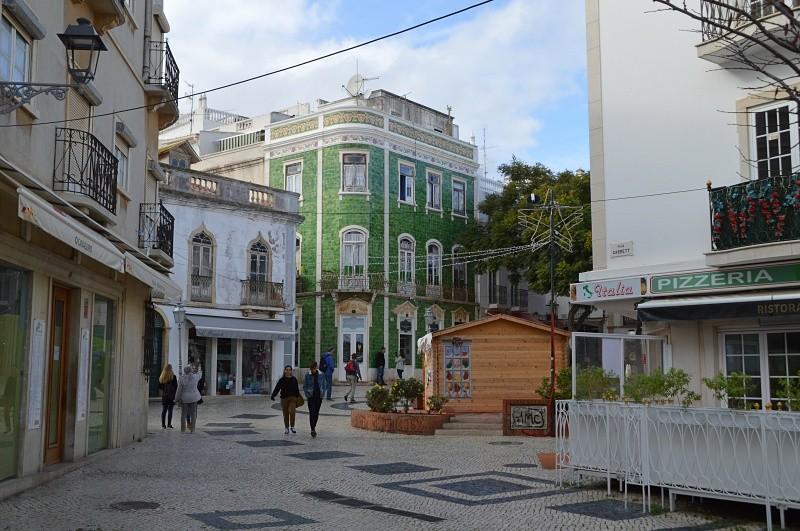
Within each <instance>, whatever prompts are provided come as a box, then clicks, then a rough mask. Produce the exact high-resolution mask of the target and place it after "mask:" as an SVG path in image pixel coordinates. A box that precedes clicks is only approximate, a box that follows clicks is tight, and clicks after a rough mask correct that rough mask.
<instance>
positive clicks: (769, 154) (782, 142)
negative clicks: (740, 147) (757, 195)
mask: <svg viewBox="0 0 800 531" xmlns="http://www.w3.org/2000/svg"><path fill="white" fill-rule="evenodd" d="M792 115H794V110H793V105H792V106H791V107H790V105H789V104H787V103H784V104H782V105H778V106H775V105H772V106H768V107H761V108H760V109H759V110H756V111H755V112H754V113H753V120H754V121H755V123H754V124H753V125H754V127H753V128H751V130H752V131H754V133H755V137H754V139H753V140H754V142H753V144H754V146H753V148H754V150H753V152H754V153H755V157H754V159H755V165H756V168H757V172H758V178H759V179H766V178H767V177H776V176H779V175H791V174H792V166H793V162H794V163H797V160H798V159H797V149H796V148H794V147H793V146H796V145H797V141H798V137H797V127H796V126H795V127H792V126H791V122H792V120H791V116H792ZM793 158H794V161H793V160H792V159H793Z"/></svg>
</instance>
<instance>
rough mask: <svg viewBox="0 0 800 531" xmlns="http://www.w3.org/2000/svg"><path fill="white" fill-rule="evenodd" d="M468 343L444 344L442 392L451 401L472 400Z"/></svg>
mask: <svg viewBox="0 0 800 531" xmlns="http://www.w3.org/2000/svg"><path fill="white" fill-rule="evenodd" d="M471 346H472V344H471V343H470V342H469V341H456V340H453V341H445V342H444V391H445V396H446V397H447V398H449V399H451V400H457V399H459V398H472V378H471V375H472V354H471V351H470V347H471Z"/></svg>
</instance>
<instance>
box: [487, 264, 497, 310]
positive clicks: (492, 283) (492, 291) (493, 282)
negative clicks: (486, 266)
mask: <svg viewBox="0 0 800 531" xmlns="http://www.w3.org/2000/svg"><path fill="white" fill-rule="evenodd" d="M488 277H489V280H488V284H489V304H497V272H496V271H489V275H488Z"/></svg>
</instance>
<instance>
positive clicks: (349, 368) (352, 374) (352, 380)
mask: <svg viewBox="0 0 800 531" xmlns="http://www.w3.org/2000/svg"><path fill="white" fill-rule="evenodd" d="M344 373H345V375H346V376H347V383H349V384H350V390H349V391H348V392H347V394H346V395H344V401H345V402H347V397H348V396H349V397H350V402H351V403H353V402H355V401H356V382H357V381H358V373H359V370H358V357H357V356H356V355H355V354H353V355H352V356H350V361H348V362H347V365H345V366H344Z"/></svg>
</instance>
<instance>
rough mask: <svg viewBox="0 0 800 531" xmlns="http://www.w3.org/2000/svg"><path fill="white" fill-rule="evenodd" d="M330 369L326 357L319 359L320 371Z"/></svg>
mask: <svg viewBox="0 0 800 531" xmlns="http://www.w3.org/2000/svg"><path fill="white" fill-rule="evenodd" d="M327 370H328V361H327V360H326V359H325V358H322V359H321V360H319V372H326V371H327Z"/></svg>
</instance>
